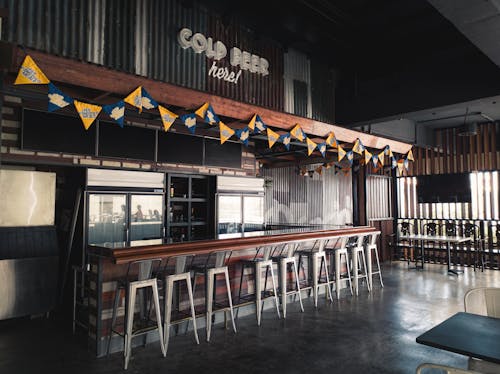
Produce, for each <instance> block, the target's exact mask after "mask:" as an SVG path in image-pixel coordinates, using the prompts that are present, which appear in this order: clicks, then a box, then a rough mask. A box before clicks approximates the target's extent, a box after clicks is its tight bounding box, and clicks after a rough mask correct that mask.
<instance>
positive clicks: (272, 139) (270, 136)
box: [267, 127, 280, 148]
mask: <svg viewBox="0 0 500 374" xmlns="http://www.w3.org/2000/svg"><path fill="white" fill-rule="evenodd" d="M279 137H280V136H279V134H278V133H276V132H274V131H273V130H271V129H270V128H269V127H268V128H267V141H268V142H269V148H272V146H273V145H274V143H276V142H277V141H278V139H279Z"/></svg>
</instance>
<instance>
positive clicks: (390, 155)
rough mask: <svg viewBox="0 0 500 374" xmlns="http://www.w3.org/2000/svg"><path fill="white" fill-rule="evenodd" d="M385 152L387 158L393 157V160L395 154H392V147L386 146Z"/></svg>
mask: <svg viewBox="0 0 500 374" xmlns="http://www.w3.org/2000/svg"><path fill="white" fill-rule="evenodd" d="M384 151H385V154H386V155H387V156H389V157H391V158H392V157H394V154H393V153H392V151H391V147H389V146H388V145H386V146H385V148H384Z"/></svg>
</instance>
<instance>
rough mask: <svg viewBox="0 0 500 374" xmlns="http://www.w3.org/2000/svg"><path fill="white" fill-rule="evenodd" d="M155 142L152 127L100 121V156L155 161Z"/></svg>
mask: <svg viewBox="0 0 500 374" xmlns="http://www.w3.org/2000/svg"><path fill="white" fill-rule="evenodd" d="M155 142H156V137H155V131H154V130H152V129H147V128H141V127H133V126H124V127H123V128H121V127H120V126H118V124H116V123H111V122H104V121H100V122H99V156H106V157H119V158H130V159H136V160H149V161H154V159H155Z"/></svg>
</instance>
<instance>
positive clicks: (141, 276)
mask: <svg viewBox="0 0 500 374" xmlns="http://www.w3.org/2000/svg"><path fill="white" fill-rule="evenodd" d="M161 263H162V259H161V258H153V259H150V260H137V261H132V262H129V264H128V267H127V274H126V275H125V280H126V281H129V282H133V281H139V280H145V279H152V278H156V277H157V275H158V273H159V272H160V270H161Z"/></svg>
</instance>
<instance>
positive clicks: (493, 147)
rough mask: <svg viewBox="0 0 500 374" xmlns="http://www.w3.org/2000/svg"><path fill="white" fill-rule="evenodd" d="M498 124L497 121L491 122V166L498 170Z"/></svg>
mask: <svg viewBox="0 0 500 374" xmlns="http://www.w3.org/2000/svg"><path fill="white" fill-rule="evenodd" d="M497 127H498V125H497V124H496V123H492V124H491V130H492V131H491V133H490V134H491V136H490V139H491V152H492V164H491V168H492V169H493V170H498V166H499V164H498V162H497V136H496V135H497V131H500V130H498V129H497Z"/></svg>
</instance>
